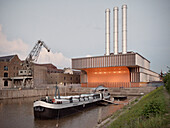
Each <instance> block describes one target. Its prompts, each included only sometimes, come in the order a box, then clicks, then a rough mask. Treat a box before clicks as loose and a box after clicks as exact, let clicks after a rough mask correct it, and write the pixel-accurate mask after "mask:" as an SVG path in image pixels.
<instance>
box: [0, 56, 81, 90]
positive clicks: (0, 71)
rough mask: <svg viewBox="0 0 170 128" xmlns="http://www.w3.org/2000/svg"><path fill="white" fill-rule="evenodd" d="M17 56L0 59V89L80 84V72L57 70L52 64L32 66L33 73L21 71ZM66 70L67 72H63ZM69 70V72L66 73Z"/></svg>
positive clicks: (20, 62)
mask: <svg viewBox="0 0 170 128" xmlns="http://www.w3.org/2000/svg"><path fill="white" fill-rule="evenodd" d="M21 64H22V61H21V60H20V59H19V58H18V56H17V55H10V56H3V57H0V89H2V88H19V87H22V88H32V87H46V86H50V85H52V84H56V83H57V84H60V85H68V84H78V83H80V72H78V71H72V70H71V69H57V67H55V66H54V65H53V64H35V63H34V64H32V70H33V72H32V73H31V74H30V73H27V72H25V73H24V71H26V70H23V67H22V65H21ZM66 70H67V72H65V71H66ZM68 70H70V71H68ZM24 74H25V75H24Z"/></svg>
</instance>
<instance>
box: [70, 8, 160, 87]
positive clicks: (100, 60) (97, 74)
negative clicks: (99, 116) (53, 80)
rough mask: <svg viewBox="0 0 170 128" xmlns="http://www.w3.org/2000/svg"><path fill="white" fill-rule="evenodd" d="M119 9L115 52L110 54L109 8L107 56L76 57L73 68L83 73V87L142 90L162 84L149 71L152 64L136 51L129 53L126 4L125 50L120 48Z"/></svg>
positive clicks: (107, 16)
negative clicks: (152, 83)
mask: <svg viewBox="0 0 170 128" xmlns="http://www.w3.org/2000/svg"><path fill="white" fill-rule="evenodd" d="M118 11H119V8H118V7H114V9H113V43H114V45H113V46H114V48H113V49H114V53H111V52H110V9H106V10H105V54H104V55H103V56H93V57H83V58H73V59H72V68H73V69H77V70H81V78H80V79H81V86H82V87H97V86H98V85H104V86H106V87H140V86H144V85H146V83H148V82H152V81H159V80H160V76H159V74H158V73H156V72H154V71H152V70H150V61H149V60H147V59H146V58H145V57H143V56H141V55H140V54H139V53H136V52H129V51H127V5H122V51H121V52H119V49H118V37H119V33H118V27H119V25H118V23H119V21H118Z"/></svg>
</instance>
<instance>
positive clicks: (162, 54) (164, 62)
mask: <svg viewBox="0 0 170 128" xmlns="http://www.w3.org/2000/svg"><path fill="white" fill-rule="evenodd" d="M123 4H127V6H128V10H127V11H128V12H127V13H128V24H127V25H128V42H127V50H128V51H134V52H138V53H139V54H141V55H142V56H144V57H145V58H146V59H148V60H149V61H150V62H151V70H153V71H155V72H158V73H160V71H161V70H163V72H164V71H167V66H169V67H170V57H169V56H170V0H49V1H48V0H0V56H3V55H11V54H18V55H19V57H20V58H21V59H25V58H26V56H27V55H28V54H29V52H30V51H31V50H32V48H33V46H34V45H35V43H36V42H37V40H39V39H41V40H43V41H44V42H45V43H46V44H47V46H48V47H50V48H51V50H52V52H51V53H47V52H46V50H45V49H42V52H41V54H40V57H39V62H40V63H47V62H50V63H53V64H54V65H56V66H57V67H59V68H63V67H70V66H71V63H70V62H71V61H70V59H71V58H77V57H85V56H98V55H104V53H105V9H106V8H110V9H111V51H112V52H113V36H112V33H113V28H112V27H113V21H112V19H113V7H115V6H118V7H119V51H122V48H121V47H122V46H121V40H122V36H121V24H122V23H121V22H122V18H121V13H122V11H121V6H122V5H123Z"/></svg>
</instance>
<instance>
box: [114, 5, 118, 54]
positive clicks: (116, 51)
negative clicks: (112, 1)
mask: <svg viewBox="0 0 170 128" xmlns="http://www.w3.org/2000/svg"><path fill="white" fill-rule="evenodd" d="M118 11H119V8H118V7H114V8H113V44H114V54H115V55H117V54H118V46H119V45H118V28H119V27H118V24H119V21H118V19H119V18H118Z"/></svg>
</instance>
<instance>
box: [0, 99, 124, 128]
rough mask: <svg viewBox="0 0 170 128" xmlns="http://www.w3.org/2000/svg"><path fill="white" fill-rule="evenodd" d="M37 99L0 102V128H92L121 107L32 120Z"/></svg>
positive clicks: (101, 108) (111, 106) (115, 106)
mask: <svg viewBox="0 0 170 128" xmlns="http://www.w3.org/2000/svg"><path fill="white" fill-rule="evenodd" d="M36 99H39V98H37V97H36V98H35V97H34V98H23V99H8V100H0V128H56V124H59V128H93V127H95V126H96V125H97V122H98V121H99V120H101V119H104V118H106V117H107V116H109V115H111V114H112V113H113V112H115V111H116V110H117V109H119V108H120V107H122V106H123V105H109V106H97V107H92V108H89V109H86V110H84V111H81V112H79V113H76V114H74V115H71V116H68V117H65V118H62V119H59V120H57V119H54V120H34V113H33V101H34V100H36Z"/></svg>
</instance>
